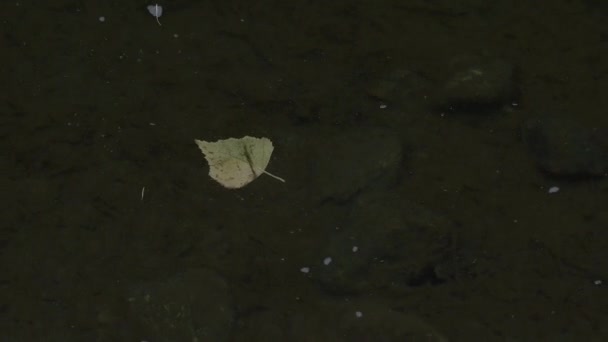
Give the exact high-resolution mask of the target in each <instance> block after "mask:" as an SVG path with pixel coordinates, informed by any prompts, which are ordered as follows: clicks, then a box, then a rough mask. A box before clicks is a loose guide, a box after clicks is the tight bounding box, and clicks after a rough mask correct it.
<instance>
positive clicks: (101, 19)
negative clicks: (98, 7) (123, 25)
mask: <svg viewBox="0 0 608 342" xmlns="http://www.w3.org/2000/svg"><path fill="white" fill-rule="evenodd" d="M104 21H106V17H104V16H103V15H102V16H101V17H99V22H101V23H103V22H104Z"/></svg>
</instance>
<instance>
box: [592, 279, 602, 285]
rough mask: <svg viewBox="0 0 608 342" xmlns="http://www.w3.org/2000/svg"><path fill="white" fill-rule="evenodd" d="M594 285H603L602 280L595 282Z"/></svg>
mask: <svg viewBox="0 0 608 342" xmlns="http://www.w3.org/2000/svg"><path fill="white" fill-rule="evenodd" d="M593 285H596V286H600V285H602V280H601V279H597V280H594V281H593Z"/></svg>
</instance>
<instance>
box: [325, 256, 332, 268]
mask: <svg viewBox="0 0 608 342" xmlns="http://www.w3.org/2000/svg"><path fill="white" fill-rule="evenodd" d="M329 264H331V257H327V258H325V259H323V265H325V266H327V265H329Z"/></svg>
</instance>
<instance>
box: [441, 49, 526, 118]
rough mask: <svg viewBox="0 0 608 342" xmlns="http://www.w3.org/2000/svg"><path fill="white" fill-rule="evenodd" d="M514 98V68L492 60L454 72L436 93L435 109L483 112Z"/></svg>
mask: <svg viewBox="0 0 608 342" xmlns="http://www.w3.org/2000/svg"><path fill="white" fill-rule="evenodd" d="M516 97H517V85H516V83H515V67H514V66H513V65H512V64H510V63H507V62H505V61H502V60H495V61H489V62H481V63H477V64H473V65H470V66H468V67H464V68H462V69H458V70H455V71H454V73H453V74H452V75H451V76H450V77H449V78H448V79H447V81H446V82H445V83H444V84H443V86H442V87H440V89H439V91H438V97H437V107H439V108H441V109H446V110H458V111H460V110H462V111H483V110H488V109H497V108H501V107H502V106H504V105H506V104H508V103H510V102H512V101H513V100H514V99H515V98H516Z"/></svg>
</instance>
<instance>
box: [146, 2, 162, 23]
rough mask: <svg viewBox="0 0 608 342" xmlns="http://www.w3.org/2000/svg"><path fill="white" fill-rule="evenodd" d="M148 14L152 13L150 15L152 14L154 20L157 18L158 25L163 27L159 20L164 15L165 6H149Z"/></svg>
mask: <svg viewBox="0 0 608 342" xmlns="http://www.w3.org/2000/svg"><path fill="white" fill-rule="evenodd" d="M148 12H150V14H152V16H153V17H154V18H156V22H157V23H158V25H159V26H161V23H160V21H159V20H158V18H160V17H161V16H162V15H163V6H161V5H159V4H154V5H149V6H148Z"/></svg>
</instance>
